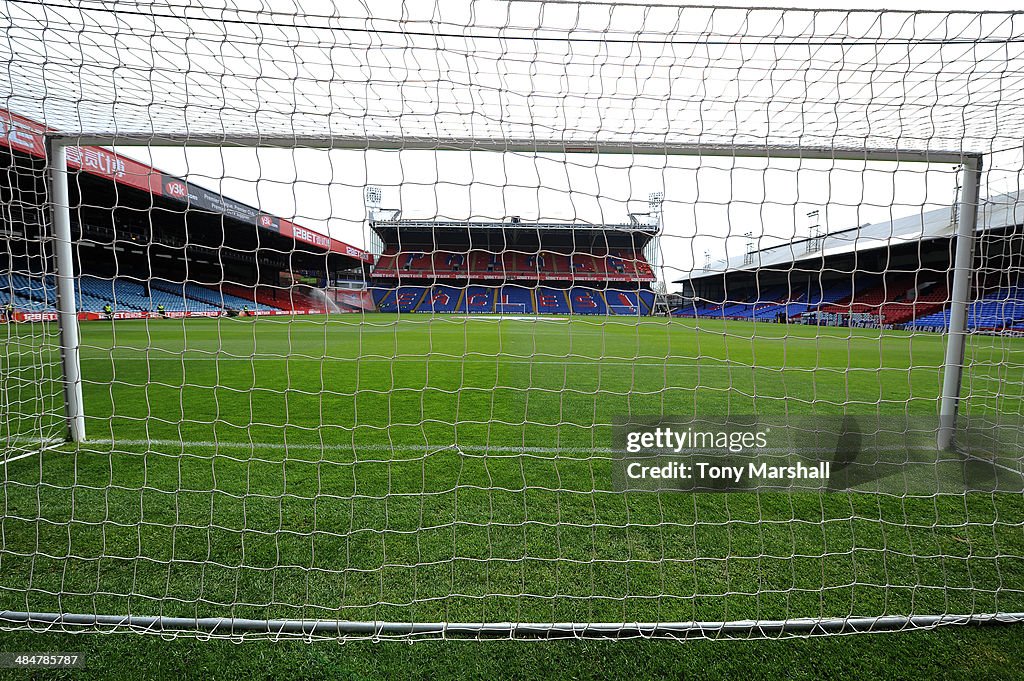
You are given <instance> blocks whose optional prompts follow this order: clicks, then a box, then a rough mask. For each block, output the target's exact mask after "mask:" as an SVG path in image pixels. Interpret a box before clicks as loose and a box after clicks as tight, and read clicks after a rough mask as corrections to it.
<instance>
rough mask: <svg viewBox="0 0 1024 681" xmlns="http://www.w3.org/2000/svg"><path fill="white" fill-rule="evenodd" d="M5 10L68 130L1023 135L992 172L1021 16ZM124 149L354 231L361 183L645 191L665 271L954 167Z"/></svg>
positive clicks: (916, 137) (449, 7) (985, 145)
mask: <svg viewBox="0 0 1024 681" xmlns="http://www.w3.org/2000/svg"><path fill="white" fill-rule="evenodd" d="M180 4H181V3H179V5H180ZM734 4H739V5H742V4H744V3H734ZM874 4H875V3H874V2H870V3H866V2H856V1H850V0H847V1H844V2H842V3H835V2H824V1H822V2H816V3H814V5H805V4H803V3H799V2H789V1H787V2H785V6H790V7H793V6H796V7H800V6H807V7H811V6H816V7H820V8H835V9H843V10H852V9H855V8H858V7H862V8H871V7H872V5H874ZM756 5H757V6H758V7H771V6H772V5H773V3H770V2H764V1H758V2H757V3H756ZM1015 5H1016V3H1011V2H1003V3H993V2H976V3H972V4H971V9H972V10H979V9H993V10H996V9H1016V6H1015ZM8 7H9V11H10V13H11V15H12V16H11V22H12V24H13V26H14V27H15V28H13V29H11V30H10V31H9V34H8V40H7V42H6V43H5V44H0V53H2V52H3V51H4V50H6V51H7V52H8V55H7V58H8V61H9V65H10V68H8V69H7V72H6V73H4V74H0V82H2V81H4V80H6V81H7V87H8V88H9V90H10V92H11V95H10V96H9V97H8V98H7V104H8V106H9V108H11V109H12V110H14V111H15V112H18V113H23V114H25V115H28V116H31V117H36V118H41V119H45V121H46V122H47V123H48V124H50V125H53V126H54V127H58V128H60V129H62V130H75V129H77V130H83V131H115V130H116V131H119V132H130V131H136V130H137V131H140V132H144V133H145V132H149V133H152V132H154V131H162V132H172V133H177V134H182V133H184V132H187V133H189V134H201V133H213V134H218V133H225V132H226V133H235V134H250V135H251V134H253V133H254V132H255V131H259V132H260V133H261V134H272V135H279V136H280V135H286V136H290V135H300V136H307V137H309V136H327V137H333V136H338V137H353V136H354V137H359V136H360V135H369V136H380V137H385V138H391V139H395V138H397V139H403V138H408V139H422V138H426V139H430V138H432V137H435V136H456V137H491V138H494V137H497V138H503V137H517V138H526V139H532V138H539V139H556V140H564V139H571V140H577V139H579V140H594V139H606V140H613V141H618V142H635V141H642V142H647V143H654V144H657V143H658V141H659V140H666V141H669V142H675V143H690V144H694V143H696V144H716V145H722V144H730V143H732V142H738V143H744V144H761V145H764V144H766V143H767V144H769V145H771V144H784V145H787V146H794V145H805V146H818V147H820V146H832V145H835V146H841V147H858V148H859V147H863V146H881V147H886V148H892V147H897V146H899V147H904V148H931V149H957V148H964V149H968V150H973V151H977V150H981V151H990V150H992V149H1002V148H1005V147H1007V146H1015V147H1017V148H1018V151H1013V152H1010V153H1009V154H1008V155H1006V154H1004V155H1003V156H1001V157H1000V159H1001V160H1000V161H999V162H998V163H995V164H991V163H990V164H989V168H993V167H996V166H998V167H999V169H998V171H997V172H995V173H992V172H990V173H989V174H988V175H987V176H986V186H985V189H984V190H983V193H1000V192H1003V191H1014V190H1016V189H1017V188H1018V185H1019V172H1020V164H1021V162H1020V153H1019V145H1020V139H1021V137H1022V136H1024V134H1022V133H1024V129H1022V125H1021V123H1020V122H1019V121H1015V120H1014V121H1007V120H1005V116H1003V117H1001V115H1000V113H999V112H1000V109H999V107H998V104H999V103H1000V102H1002V101H1006V100H1008V99H1016V98H1017V97H1019V96H1024V78H1022V77H1021V76H1019V75H1018V74H1020V73H1021V72H1024V54H1022V49H1021V43H1022V41H1021V40H1020V37H1021V36H1022V35H1024V18H1022V17H1021V16H1009V15H1001V14H999V15H987V16H981V17H978V16H973V15H968V14H955V15H944V14H914V13H909V14H908V13H897V14H878V13H874V12H866V13H851V12H837V11H823V12H806V11H795V12H782V11H772V10H757V11H749V12H748V11H744V10H729V9H706V8H703V9H702V8H689V9H680V8H677V7H673V6H671V5H668V4H667V3H656V2H655V3H650V5H638V4H636V3H600V4H595V5H581V4H577V3H572V2H533V1H530V0H460V1H457V2H455V1H449V0H437V1H436V2H421V1H417V2H402V1H401V0H374V2H372V3H357V2H347V3H339V4H332V3H330V2H314V1H305V2H303V3H302V5H301V7H302V9H301V11H299V10H298V9H297V8H296V5H295V4H293V3H291V2H287V1H286V0H270V1H269V2H263V3H261V4H260V5H259V6H256V5H249V4H238V5H235V4H234V3H232V2H226V1H225V0H205V1H204V2H203V4H202V6H201V7H200V6H198V5H181V6H180V7H178V8H177V9H173V10H168V9H167V7H166V6H165V5H149V4H148V3H141V2H131V3H123V2H122V3H112V4H111V5H109V6H108V7H107V8H108V9H109V8H110V7H113V8H114V9H115V10H117V11H114V12H109V11H92V10H83V9H82V8H68V9H60V3H59V2H57V3H52V4H50V5H48V6H47V7H45V8H41V7H34V6H31V5H23V4H20V3H19V4H15V5H9V6H8ZM96 7H100V6H99V5H97V6H96ZM927 7H928V9H943V8H948V9H963V3H962V2H949V1H946V0H937V1H936V2H931V3H929V4H928V6H927ZM256 8H258V9H256ZM253 9H256V11H252V10H253ZM901 9H907V7H905V6H904V7H901ZM140 10H145V11H140ZM1002 41H1005V42H1002ZM2 57H3V55H2V54H0V58H2ZM39 82H45V83H46V85H47V86H46V88H44V89H42V90H41V89H40V88H39V87H38V83H39ZM111 103H113V106H111ZM299 146H300V147H301V146H302V143H301V142H300V144H299ZM118 151H120V152H121V153H124V154H126V155H129V156H132V157H134V158H137V159H139V160H142V161H145V162H147V163H152V164H153V165H155V166H156V167H158V168H160V169H162V170H165V171H167V172H170V173H174V174H177V175H181V176H184V177H186V178H187V179H189V180H190V181H193V182H195V183H196V184H199V185H201V186H204V187H207V188H210V189H214V190H218V191H221V192H223V193H224V194H225V195H226V196H230V197H232V198H235V199H238V200H241V201H245V202H247V203H250V204H253V205H257V206H259V207H260V208H261V209H262V210H265V211H267V212H270V213H274V214H277V215H280V216H283V217H288V218H293V219H294V220H295V221H296V222H298V223H300V224H302V225H304V226H308V227H311V228H314V229H317V230H319V231H321V232H324V233H329V234H330V235H331V236H334V237H336V238H339V239H341V240H344V241H347V242H349V243H352V244H354V245H358V246H365V245H367V239H366V237H367V234H366V229H367V227H366V222H365V210H364V204H363V194H364V189H365V187H366V186H367V185H377V186H380V187H382V188H383V195H384V201H383V204H384V206H385V207H394V208H400V209H401V210H402V213H403V216H404V217H416V218H426V219H430V218H446V219H501V218H504V217H507V216H512V215H518V216H520V217H522V219H523V220H535V219H545V220H565V221H581V222H587V223H621V222H626V221H627V220H628V214H629V213H630V212H643V211H646V209H647V198H648V195H649V194H650V193H651V192H662V193H664V196H665V206H664V216H663V228H664V236H663V238H662V242H661V246H662V252H663V257H662V264H663V265H664V266H665V267H666V271H664V272H662V273H659V274H661V277H662V278H663V279H667V280H671V279H673V278H678V277H679V276H682V275H683V274H685V273H686V272H688V271H690V270H691V269H692V268H694V267H697V268H701V267H703V265H704V262H705V257H706V255H705V254H706V253H709V254H710V257H711V259H712V261H713V262H718V261H721V260H722V259H724V258H726V257H730V256H732V257H734V256H737V255H739V254H741V253H742V252H743V251H744V250H745V249H746V247H747V242H748V239H749V238H753V239H754V240H755V242H756V244H757V245H758V246H760V247H769V246H772V245H776V244H778V243H780V242H784V241H788V240H791V239H794V238H802V237H804V236H806V235H807V234H808V230H809V227H810V221H809V220H808V218H807V217H806V214H807V213H808V212H809V211H812V210H819V211H820V223H821V226H822V227H823V228H824V229H826V230H828V231H834V230H839V229H846V228H849V227H853V226H856V225H860V224H863V223H870V222H882V221H886V220H889V219H892V218H897V217H903V216H905V215H911V214H916V213H920V212H923V211H925V210H929V209H932V208H935V207H939V206H947V205H949V204H950V202H952V201H953V200H954V198H955V196H956V184H957V174H956V172H955V171H954V168H953V167H952V166H949V165H941V164H928V165H925V164H915V163H901V164H898V165H897V164H895V163H880V162H869V163H864V162H860V163H855V162H829V161H812V160H799V161H797V160H779V159H777V160H772V161H766V160H763V159H758V158H742V157H710V156H703V157H700V158H697V157H691V156H673V155H661V156H658V155H647V156H640V155H636V156H634V155H600V156H598V155H595V154H583V153H575V154H562V155H555V154H524V153H514V154H513V153H494V152H433V151H411V150H406V151H381V150H369V151H366V150H334V151H329V152H328V151H323V150H316V149H308V148H297V149H284V150H282V149H260V150H259V151H256V150H253V149H239V148H225V149H219V148H194V147H189V148H182V147H180V146H179V147H159V148H157V147H132V148H128V147H119V148H118ZM748 234H750V235H751V237H748V236H747V235H748Z"/></svg>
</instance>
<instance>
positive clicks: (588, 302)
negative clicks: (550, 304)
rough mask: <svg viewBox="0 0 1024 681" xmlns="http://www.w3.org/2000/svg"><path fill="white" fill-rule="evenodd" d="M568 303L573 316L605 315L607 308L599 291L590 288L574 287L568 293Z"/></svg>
mask: <svg viewBox="0 0 1024 681" xmlns="http://www.w3.org/2000/svg"><path fill="white" fill-rule="evenodd" d="M569 303H570V305H571V306H572V311H573V314H599V315H603V314H607V313H608V307H607V306H606V305H605V302H604V298H603V297H602V296H601V292H600V291H595V290H594V289H592V288H583V287H582V286H574V287H573V288H572V289H570V291H569Z"/></svg>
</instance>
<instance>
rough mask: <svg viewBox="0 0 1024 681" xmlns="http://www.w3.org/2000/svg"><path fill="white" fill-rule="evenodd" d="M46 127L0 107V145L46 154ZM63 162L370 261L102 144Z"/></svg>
mask: <svg viewBox="0 0 1024 681" xmlns="http://www.w3.org/2000/svg"><path fill="white" fill-rule="evenodd" d="M49 132H52V129H50V128H47V127H46V126H44V125H42V124H40V123H37V122H36V121H33V120H32V119H29V118H25V117H24V116H19V115H18V114H15V113H11V112H10V111H6V110H4V109H0V147H7V148H9V149H11V150H13V151H20V152H23V153H26V154H28V155H30V156H33V157H36V158H45V157H46V142H45V139H44V136H45V135H46V134H47V133H49ZM67 156H68V168H70V169H72V170H80V171H82V172H86V173H89V174H90V175H95V176H97V177H100V178H103V179H106V180H110V181H112V182H114V183H116V184H119V185H123V186H126V187H132V188H134V189H141V190H142V191H145V192H149V193H151V194H153V195H156V196H162V197H164V198H168V199H171V200H174V201H178V202H181V203H183V204H185V208H186V209H193V210H203V211H208V212H210V213H216V214H222V215H224V216H225V217H229V218H232V219H234V220H238V221H239V222H242V223H244V224H250V225H253V226H254V227H257V228H258V229H262V230H267V231H270V232H274V233H277V234H280V235H281V236H284V237H286V238H290V239H292V240H294V241H296V242H301V243H304V244H309V245H311V246H318V247H320V248H323V249H325V250H327V251H330V252H332V253H339V254H341V255H345V256H348V257H351V258H356V259H357V260H362V261H364V262H373V256H372V255H371V254H370V253H367V252H366V251H364V250H363V249H361V248H356V247H355V246H351V245H349V244H346V243H344V242H342V241H338V240H337V239H334V238H332V237H329V236H326V235H323V234H320V233H319V232H315V231H313V230H312V229H309V228H308V227H303V226H302V225H299V224H296V223H294V222H292V221H291V220H287V219H285V218H281V217H277V216H275V215H270V214H269V213H264V212H262V211H260V210H259V209H258V208H254V207H252V206H250V205H248V204H245V203H242V202H240V201H235V200H234V199H229V198H227V197H225V196H223V195H221V194H219V193H217V192H213V191H210V190H208V189H203V188H202V187H199V186H197V185H195V184H193V183H191V182H187V181H185V180H183V179H181V178H180V177H176V176H174V175H170V174H168V173H165V172H163V171H161V170H157V169H156V168H153V167H152V166H148V165H146V164H144V163H140V162H138V161H135V160H133V159H130V158H127V157H125V156H121V155H120V154H116V153H114V152H112V151H110V150H108V149H104V148H102V147H88V146H86V147H68V148H67Z"/></svg>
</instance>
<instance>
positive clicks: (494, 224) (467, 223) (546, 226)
mask: <svg viewBox="0 0 1024 681" xmlns="http://www.w3.org/2000/svg"><path fill="white" fill-rule="evenodd" d="M370 226H371V227H373V228H374V229H378V228H379V229H389V228H392V229H393V228H403V229H419V228H422V229H449V228H450V229H459V230H464V229H474V230H476V229H497V230H508V229H528V230H537V229H542V230H561V231H603V230H613V231H617V232H643V233H651V234H656V233H657V231H658V226H657V225H645V224H642V223H632V222H631V223H617V224H594V223H590V222H523V221H522V220H520V219H519V218H510V219H507V220H495V221H487V222H485V221H482V220H372V221H371V222H370Z"/></svg>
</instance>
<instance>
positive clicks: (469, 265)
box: [372, 249, 654, 281]
mask: <svg viewBox="0 0 1024 681" xmlns="http://www.w3.org/2000/svg"><path fill="white" fill-rule="evenodd" d="M372 276H373V277H376V278H404V277H408V278H410V279H413V278H415V279H524V280H530V279H548V280H559V281H568V280H574V279H580V280H586V281H606V280H607V281H652V280H653V279H654V271H653V270H652V269H651V266H650V264H648V263H647V261H646V260H645V259H644V256H643V255H642V254H641V253H637V252H633V251H625V250H614V249H613V250H612V251H611V252H610V253H608V254H606V255H597V254H591V253H572V254H566V253H555V252H552V251H541V252H538V253H527V252H521V251H505V252H502V253H495V252H491V251H482V250H472V251H469V252H456V251H446V250H437V251H434V252H424V251H421V250H406V251H401V252H399V251H395V250H388V251H385V252H384V254H383V255H381V256H380V259H379V260H378V261H377V266H376V267H375V268H374V270H373V274H372Z"/></svg>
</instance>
